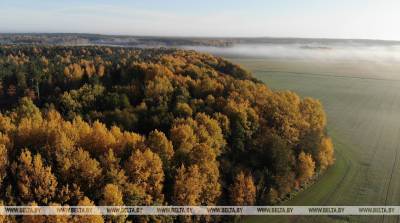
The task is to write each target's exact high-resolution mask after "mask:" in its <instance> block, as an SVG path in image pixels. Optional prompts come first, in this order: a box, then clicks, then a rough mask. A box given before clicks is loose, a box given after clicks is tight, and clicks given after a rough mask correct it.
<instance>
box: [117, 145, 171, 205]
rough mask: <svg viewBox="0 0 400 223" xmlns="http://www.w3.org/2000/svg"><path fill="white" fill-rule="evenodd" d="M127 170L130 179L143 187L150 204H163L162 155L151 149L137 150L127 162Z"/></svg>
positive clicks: (147, 201)
mask: <svg viewBox="0 0 400 223" xmlns="http://www.w3.org/2000/svg"><path fill="white" fill-rule="evenodd" d="M125 171H126V174H127V175H128V176H129V179H130V181H131V182H132V183H133V184H135V185H137V186H138V187H139V188H142V189H143V190H144V191H145V193H146V195H147V197H146V200H145V202H146V203H147V204H148V205H149V204H154V203H155V204H161V203H162V202H163V201H164V195H163V193H162V189H163V183H164V171H163V167H162V161H161V159H160V157H159V156H158V155H157V154H156V153H153V152H152V151H151V150H150V149H146V150H145V151H144V152H141V151H140V150H136V151H135V152H133V153H132V155H131V156H130V157H129V159H128V160H127V161H126V163H125Z"/></svg>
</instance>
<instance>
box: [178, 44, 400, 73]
mask: <svg viewBox="0 0 400 223" xmlns="http://www.w3.org/2000/svg"><path fill="white" fill-rule="evenodd" d="M184 48H186V49H193V50H198V51H201V52H207V53H211V54H214V55H218V56H223V57H226V58H228V59H230V60H232V61H234V62H238V60H241V61H242V60H247V62H246V65H250V66H251V68H252V69H255V71H263V72H275V71H285V72H289V73H290V72H292V73H294V74H307V75H317V76H320V75H329V76H350V77H354V78H372V79H385V80H400V44H395V43H390V44H364V43H360V42H357V41H354V42H350V41H349V42H343V43H337V42H335V43H329V42H328V43H326V42H323V43H320V42H309V43H296V42H294V43H289V44H235V45H233V46H231V47H207V46H200V47H194V46H186V47H184ZM253 71H254V70H253Z"/></svg>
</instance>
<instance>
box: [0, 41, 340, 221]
mask: <svg viewBox="0 0 400 223" xmlns="http://www.w3.org/2000/svg"><path fill="white" fill-rule="evenodd" d="M0 108H1V114H0V154H1V155H0V200H1V202H2V204H3V205H130V206H135V205H267V204H268V205H273V204H276V203H278V202H280V201H281V200H283V199H285V198H287V197H288V196H289V194H291V193H292V192H293V191H296V190H299V189H301V188H302V187H304V186H305V185H307V184H308V183H310V182H311V181H313V180H314V179H315V178H316V176H317V175H318V174H319V173H321V172H323V171H324V170H325V169H327V168H328V167H329V166H330V165H332V164H333V162H334V150H333V145H332V142H331V139H330V138H329V137H328V136H327V132H326V115H325V113H324V111H323V107H322V105H321V103H320V102H319V101H318V100H315V99H312V98H300V97H299V96H298V95H296V94H295V93H293V92H289V91H283V92H275V91H272V90H270V89H269V88H268V87H267V86H266V85H265V84H264V83H261V82H260V81H258V80H256V79H255V78H254V77H252V75H251V73H250V72H248V71H246V70H244V69H242V68H241V67H240V66H238V65H235V64H232V63H231V62H229V61H226V60H224V59H222V58H219V57H214V56H211V55H209V54H201V53H197V52H194V51H184V50H176V49H134V48H110V47H98V46H97V47H96V46H92V47H61V46H40V47H39V46H1V47H0ZM1 220H3V221H4V222H13V221H18V222H19V221H22V222H70V221H74V222H126V221H131V222H218V221H222V220H223V217H210V216H206V217H183V216H180V217H171V216H167V217H160V216H153V217H148V216H104V217H101V216H73V217H72V216H71V217H70V216H24V217H21V216H20V217H7V219H5V217H4V216H2V218H1V219H0V222H1Z"/></svg>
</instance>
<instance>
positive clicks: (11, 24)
mask: <svg viewBox="0 0 400 223" xmlns="http://www.w3.org/2000/svg"><path fill="white" fill-rule="evenodd" d="M399 10H400V1H399V0H142V1H137V0H113V1H106V0H0V33H9V32H18V33H20V32H57V33H60V32H62V33H71V32H73V33H99V34H120V35H144V36H149V35H150V36H212V37H306V38H307V37H309V38H352V39H353V38H354V39H386V40H400V27H399V22H400V13H399Z"/></svg>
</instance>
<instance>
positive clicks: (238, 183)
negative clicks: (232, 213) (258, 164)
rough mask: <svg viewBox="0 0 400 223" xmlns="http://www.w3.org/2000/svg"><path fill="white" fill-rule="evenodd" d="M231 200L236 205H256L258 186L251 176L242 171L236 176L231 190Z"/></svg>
mask: <svg viewBox="0 0 400 223" xmlns="http://www.w3.org/2000/svg"><path fill="white" fill-rule="evenodd" d="M230 195H231V200H232V203H233V204H234V205H254V203H255V201H256V186H255V185H254V182H253V177H252V176H251V175H250V174H247V175H245V174H244V173H243V172H242V171H241V172H240V173H239V174H238V175H237V176H236V178H235V181H234V184H233V185H232V187H231V189H230Z"/></svg>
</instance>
